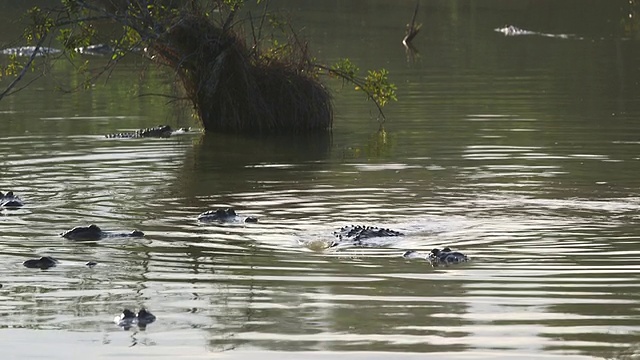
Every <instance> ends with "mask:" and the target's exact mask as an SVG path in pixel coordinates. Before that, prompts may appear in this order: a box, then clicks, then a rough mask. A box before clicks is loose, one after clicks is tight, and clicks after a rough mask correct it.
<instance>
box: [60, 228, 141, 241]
mask: <svg viewBox="0 0 640 360" xmlns="http://www.w3.org/2000/svg"><path fill="white" fill-rule="evenodd" d="M60 236H62V237H63V238H66V239H69V240H100V239H104V238H109V237H143V236H144V233H143V232H142V231H140V230H133V231H131V232H128V233H127V232H115V231H103V230H102V229H100V228H99V227H98V225H95V224H91V225H89V226H76V227H74V228H73V229H71V230H67V231H65V232H63V233H61V234H60Z"/></svg>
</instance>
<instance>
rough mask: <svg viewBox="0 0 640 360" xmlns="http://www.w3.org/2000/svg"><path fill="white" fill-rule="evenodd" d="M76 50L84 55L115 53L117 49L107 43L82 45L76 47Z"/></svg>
mask: <svg viewBox="0 0 640 360" xmlns="http://www.w3.org/2000/svg"><path fill="white" fill-rule="evenodd" d="M74 50H75V52H77V53H80V54H84V55H97V56H103V55H111V54H113V53H114V51H115V49H114V48H112V47H111V46H109V45H107V44H95V45H89V46H81V47H77V48H75V49H74Z"/></svg>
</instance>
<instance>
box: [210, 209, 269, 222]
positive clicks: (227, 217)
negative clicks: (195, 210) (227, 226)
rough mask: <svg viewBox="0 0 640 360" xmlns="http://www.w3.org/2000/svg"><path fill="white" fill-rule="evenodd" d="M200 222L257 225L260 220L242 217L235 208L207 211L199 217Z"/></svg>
mask: <svg viewBox="0 0 640 360" xmlns="http://www.w3.org/2000/svg"><path fill="white" fill-rule="evenodd" d="M198 221H203V222H208V221H217V222H222V223H257V222H258V218H256V217H253V216H240V215H238V214H236V212H235V210H233V208H226V209H216V210H209V211H205V212H203V213H202V214H200V215H198Z"/></svg>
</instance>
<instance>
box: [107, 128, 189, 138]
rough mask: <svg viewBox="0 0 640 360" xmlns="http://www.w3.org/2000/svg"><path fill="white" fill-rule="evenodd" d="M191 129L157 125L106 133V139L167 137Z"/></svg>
mask: <svg viewBox="0 0 640 360" xmlns="http://www.w3.org/2000/svg"><path fill="white" fill-rule="evenodd" d="M189 131H191V128H188V127H185V128H180V129H178V130H175V131H174V130H173V129H172V128H171V126H169V125H158V126H155V127H152V128H145V129H139V130H136V131H130V132H123V133H113V134H107V135H105V137H106V138H107V139H139V138H149V137H155V138H168V137H170V136H171V135H176V134H184V133H187V132H189Z"/></svg>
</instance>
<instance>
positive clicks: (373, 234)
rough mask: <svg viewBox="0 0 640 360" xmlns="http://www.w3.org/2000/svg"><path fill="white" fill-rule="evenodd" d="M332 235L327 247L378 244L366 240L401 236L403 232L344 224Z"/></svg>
mask: <svg viewBox="0 0 640 360" xmlns="http://www.w3.org/2000/svg"><path fill="white" fill-rule="evenodd" d="M333 235H334V236H335V237H336V239H335V240H334V241H333V242H332V243H331V244H330V245H329V247H336V246H340V245H351V246H365V247H366V246H379V245H378V244H375V243H373V242H368V241H366V240H368V239H372V238H379V237H391V236H402V235H404V234H403V233H401V232H399V231H395V230H391V229H385V228H379V227H375V226H362V225H349V226H344V227H342V228H341V229H340V230H338V231H334V232H333Z"/></svg>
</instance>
